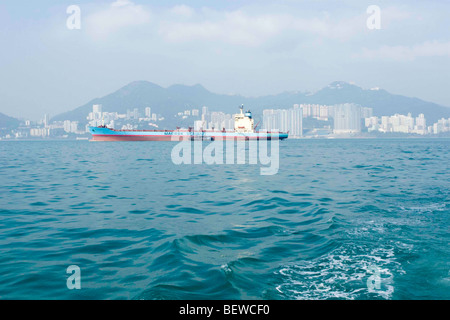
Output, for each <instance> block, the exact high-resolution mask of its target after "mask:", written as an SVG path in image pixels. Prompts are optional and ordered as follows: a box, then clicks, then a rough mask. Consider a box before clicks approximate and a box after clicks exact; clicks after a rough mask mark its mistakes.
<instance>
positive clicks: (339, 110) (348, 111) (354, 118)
mask: <svg viewBox="0 0 450 320" xmlns="http://www.w3.org/2000/svg"><path fill="white" fill-rule="evenodd" d="M358 132H361V106H359V105H357V104H354V103H344V104H337V105H335V106H334V133H336V134H343V133H358Z"/></svg>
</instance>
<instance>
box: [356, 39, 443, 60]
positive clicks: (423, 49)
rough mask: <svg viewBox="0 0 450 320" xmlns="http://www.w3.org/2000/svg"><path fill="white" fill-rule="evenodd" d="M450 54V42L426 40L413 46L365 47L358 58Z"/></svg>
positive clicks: (410, 58)
mask: <svg viewBox="0 0 450 320" xmlns="http://www.w3.org/2000/svg"><path fill="white" fill-rule="evenodd" d="M439 56H450V42H440V41H436V40H435V41H426V42H424V43H421V44H416V45H413V46H386V45H383V46H381V47H379V48H378V49H367V48H363V49H362V51H361V53H359V54H357V55H355V57H358V58H366V59H382V60H395V61H413V60H415V59H417V58H421V57H439Z"/></svg>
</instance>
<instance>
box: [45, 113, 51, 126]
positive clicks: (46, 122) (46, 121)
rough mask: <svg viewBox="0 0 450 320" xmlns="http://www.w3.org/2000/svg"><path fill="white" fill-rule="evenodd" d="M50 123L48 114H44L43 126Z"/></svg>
mask: <svg viewBox="0 0 450 320" xmlns="http://www.w3.org/2000/svg"><path fill="white" fill-rule="evenodd" d="M49 125H50V118H49V116H48V114H45V115H44V127H45V128H48V126H49Z"/></svg>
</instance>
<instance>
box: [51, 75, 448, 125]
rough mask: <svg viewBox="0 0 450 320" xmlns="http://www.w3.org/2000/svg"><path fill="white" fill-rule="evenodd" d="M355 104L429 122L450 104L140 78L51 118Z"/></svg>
mask: <svg viewBox="0 0 450 320" xmlns="http://www.w3.org/2000/svg"><path fill="white" fill-rule="evenodd" d="M302 103H303V104H324V105H333V104H338V103H357V104H360V105H362V106H364V107H370V108H373V114H374V115H375V116H382V115H388V116H389V115H393V114H395V113H400V114H408V113H411V114H412V115H413V116H417V115H418V114H420V113H423V114H425V117H426V118H427V122H428V123H432V122H436V121H437V120H438V119H440V118H442V117H445V118H449V117H450V108H449V107H446V106H442V105H439V104H436V103H433V102H427V101H424V100H421V99H419V98H411V97H406V96H402V95H397V94H392V93H389V92H388V91H386V90H384V89H379V88H375V89H374V88H372V89H363V88H361V87H359V86H357V85H355V84H351V83H348V82H345V81H334V82H332V83H330V84H329V85H327V86H325V87H323V88H322V89H319V90H318V91H316V92H314V93H308V92H302V91H299V90H298V91H289V92H288V91H286V92H281V93H278V94H273V95H265V96H260V97H245V96H242V95H239V94H237V95H226V94H218V93H213V92H211V91H209V90H208V89H206V88H205V87H203V86H202V85H201V84H195V85H190V86H189V85H183V84H173V85H171V86H169V87H167V88H164V87H162V86H159V85H158V84H155V83H152V82H150V81H146V80H138V81H133V82H130V83H129V84H127V85H125V86H123V87H121V88H119V89H118V90H116V91H114V92H112V93H110V94H108V95H106V96H104V97H100V98H95V99H92V100H90V101H89V102H87V103H86V104H84V105H82V106H79V107H78V108H75V109H73V110H71V111H67V112H64V113H61V114H59V115H56V116H55V117H53V118H52V120H56V121H58V120H59V121H61V120H72V121H79V122H81V123H87V120H86V116H87V115H88V114H89V112H91V111H92V105H93V104H101V105H103V110H104V111H108V112H119V113H126V110H127V109H130V110H133V109H134V108H138V109H141V110H142V109H143V108H145V107H150V108H152V112H153V113H158V114H161V115H163V116H164V117H171V116H173V115H174V114H176V113H178V112H182V111H184V110H187V109H201V108H202V106H207V107H208V108H209V110H213V111H223V112H226V113H235V112H236V108H237V107H238V106H240V105H241V104H244V106H245V107H246V108H249V109H251V110H252V111H253V112H256V113H258V112H259V113H261V112H262V110H263V109H267V108H275V109H276V108H291V107H292V105H293V104H302Z"/></svg>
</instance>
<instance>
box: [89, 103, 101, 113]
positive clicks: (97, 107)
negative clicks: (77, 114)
mask: <svg viewBox="0 0 450 320" xmlns="http://www.w3.org/2000/svg"><path fill="white" fill-rule="evenodd" d="M102 109H103V108H102V105H101V104H94V105H93V106H92V112H93V113H102V112H103V110H102Z"/></svg>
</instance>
